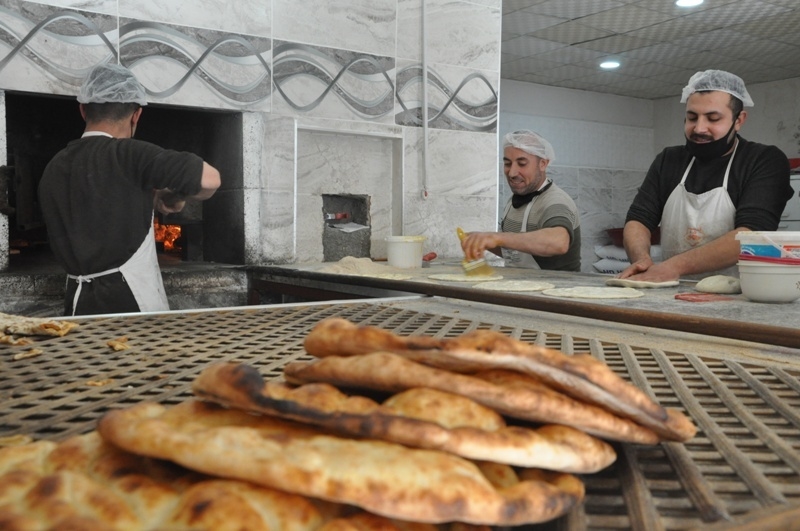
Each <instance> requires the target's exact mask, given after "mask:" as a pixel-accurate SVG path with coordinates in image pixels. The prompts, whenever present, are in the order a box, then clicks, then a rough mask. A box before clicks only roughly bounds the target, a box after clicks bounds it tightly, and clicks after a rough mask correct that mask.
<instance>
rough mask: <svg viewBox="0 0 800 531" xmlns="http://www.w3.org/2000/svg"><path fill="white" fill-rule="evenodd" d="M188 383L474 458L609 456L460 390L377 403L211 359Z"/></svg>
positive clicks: (209, 392) (563, 466)
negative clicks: (523, 423) (516, 420)
mask: <svg viewBox="0 0 800 531" xmlns="http://www.w3.org/2000/svg"><path fill="white" fill-rule="evenodd" d="M401 360H402V358H401ZM409 363H410V362H409ZM192 389H193V390H194V393H195V394H196V395H197V396H199V397H200V398H203V399H205V400H211V401H214V402H216V403H219V404H222V405H225V406H228V407H234V408H237V409H241V410H244V411H250V412H255V413H264V414H269V415H277V416H280V417H282V418H289V419H292V420H298V421H301V422H308V423H311V424H314V425H317V426H324V427H327V428H331V429H333V430H335V431H337V432H339V433H344V434H347V435H351V436H357V437H370V438H376V439H382V440H386V441H392V442H397V443H400V444H405V445H406V446H413V447H417V448H428V449H434V450H443V451H447V452H450V453H453V454H456V455H460V456H462V457H466V458H469V459H474V460H482V461H495V462H499V463H505V464H510V465H514V466H521V467H536V468H544V469H547V470H558V471H562V472H573V473H590V472H597V471H598V470H602V469H603V468H605V467H607V466H608V465H610V464H611V463H613V462H614V460H615V459H616V454H615V452H614V449H613V448H612V447H611V446H609V445H608V444H606V443H604V442H603V441H600V440H598V439H595V438H594V437H591V436H589V435H587V434H586V433H583V432H582V431H580V430H577V429H574V428H570V427H567V426H555V425H550V426H543V427H541V428H539V429H536V430H533V429H527V428H521V427H508V426H506V423H505V421H504V420H503V418H502V417H501V416H500V415H499V414H497V413H496V412H495V411H493V410H491V409H489V408H487V407H485V406H482V405H480V404H478V403H477V402H475V401H473V400H471V399H469V398H467V397H465V396H461V395H457V394H453V393H448V392H444V391H437V390H435V389H431V388H412V389H409V390H407V391H404V392H402V393H400V394H397V395H394V396H392V397H390V398H389V399H388V400H386V401H385V402H383V404H378V403H377V402H374V401H372V400H370V399H368V398H365V397H359V396H351V397H348V396H347V395H345V394H343V393H341V392H340V391H339V390H338V389H336V388H335V387H333V386H331V385H328V384H324V383H322V384H308V385H303V386H300V387H297V388H293V387H289V386H287V385H286V384H284V383H281V382H265V381H264V379H263V378H262V376H261V375H260V374H259V373H258V371H257V370H256V369H255V368H253V367H251V366H249V365H243V364H235V363H218V364H214V365H211V366H209V367H207V368H206V369H204V370H203V372H201V373H200V375H199V376H198V377H197V378H196V379H195V380H194V382H193V384H192Z"/></svg>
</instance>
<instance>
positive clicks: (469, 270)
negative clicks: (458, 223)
mask: <svg viewBox="0 0 800 531" xmlns="http://www.w3.org/2000/svg"><path fill="white" fill-rule="evenodd" d="M456 233H457V234H458V239H459V240H461V241H462V242H463V241H464V238H466V237H467V235H466V233H465V232H464V231H463V230H462V229H461V227H456ZM461 267H462V268H464V274H465V275H467V276H470V277H472V276H488V275H494V269H492V266H490V265H489V263H488V262H487V261H486V259H485V258H478V259H477V260H467V257H466V255H465V256H464V260H463V261H462V262H461Z"/></svg>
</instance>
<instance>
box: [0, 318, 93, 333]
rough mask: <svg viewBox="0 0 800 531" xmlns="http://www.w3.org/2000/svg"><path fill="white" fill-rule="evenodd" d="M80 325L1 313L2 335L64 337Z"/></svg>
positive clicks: (0, 331)
mask: <svg viewBox="0 0 800 531" xmlns="http://www.w3.org/2000/svg"><path fill="white" fill-rule="evenodd" d="M77 327H78V323H74V322H70V321H59V320H55V319H47V318H42V317H24V316H21V315H11V314H8V313H0V333H2V332H5V333H6V334H14V335H23V336H64V335H66V334H67V333H69V332H70V331H71V330H73V329H75V328H77Z"/></svg>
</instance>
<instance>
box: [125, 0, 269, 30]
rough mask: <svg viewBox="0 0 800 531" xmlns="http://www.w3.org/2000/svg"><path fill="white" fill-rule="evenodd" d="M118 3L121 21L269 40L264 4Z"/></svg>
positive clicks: (205, 0)
mask: <svg viewBox="0 0 800 531" xmlns="http://www.w3.org/2000/svg"><path fill="white" fill-rule="evenodd" d="M118 3H119V15H120V16H121V17H127V18H135V19H138V20H146V21H154V22H163V23H166V24H176V25H180V26H191V27H195V28H207V29H214V30H223V31H230V32H234V33H244V34H246V35H259V36H262V37H270V36H271V35H270V33H271V20H270V16H271V10H270V7H271V6H270V2H265V1H264V0H237V1H236V2H219V1H217V0H170V1H167V2H165V1H163V0H119V2H118Z"/></svg>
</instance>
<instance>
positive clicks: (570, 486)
mask: <svg viewBox="0 0 800 531" xmlns="http://www.w3.org/2000/svg"><path fill="white" fill-rule="evenodd" d="M98 431H99V432H100V434H101V435H102V437H103V438H104V439H106V440H107V441H109V442H111V443H112V444H114V445H116V446H118V447H120V448H123V449H125V450H127V451H130V452H135V453H138V454H140V455H145V456H149V457H155V458H160V459H167V460H170V461H173V462H175V463H178V464H180V465H182V466H185V467H187V468H190V469H192V470H196V471H199V472H203V473H206V474H212V475H215V476H220V477H224V478H229V479H240V480H245V481H249V482H252V483H255V484H258V485H262V486H266V487H272V488H279V489H281V490H284V491H286V492H290V493H294V494H299V495H302V496H311V497H314V498H319V499H323V500H327V501H332V502H337V503H343V504H348V505H355V506H357V507H360V508H362V509H364V510H367V511H369V512H371V513H374V514H378V515H380V516H384V517H387V518H393V519H398V520H408V521H414V522H421V523H432V524H435V523H444V522H465V523H470V524H478V525H521V524H526V523H536V522H543V521H547V520H551V519H553V518H556V517H558V516H560V515H563V514H564V513H566V512H567V511H569V510H570V509H572V508H573V507H575V506H576V505H577V504H578V503H579V502H580V501H581V500H582V499H583V495H584V487H583V483H582V482H581V481H580V480H579V479H578V478H576V477H575V476H572V475H570V474H565V473H557V472H545V471H542V470H538V469H522V470H520V471H519V472H515V471H514V470H513V469H512V468H511V467H509V466H507V465H499V464H488V465H487V466H489V467H490V469H491V470H494V469H496V468H497V467H501V466H502V467H503V469H504V470H505V471H506V473H505V474H503V475H502V477H504V478H506V480H507V483H506V484H503V485H495V484H493V483H492V481H491V478H492V477H494V476H499V475H498V474H492V475H491V477H490V476H487V475H486V474H484V473H483V472H482V471H481V466H482V464H480V463H473V462H471V461H468V460H466V459H463V458H461V457H458V456H455V455H452V454H449V453H445V452H440V451H435V450H423V449H412V448H408V447H405V446H402V445H399V444H395V443H390V442H384V441H378V440H356V439H348V438H342V437H337V436H334V435H331V434H330V433H329V432H326V431H323V430H320V429H318V428H314V427H311V426H310V425H304V424H299V423H294V422H290V421H285V420H282V419H278V418H276V417H271V416H256V415H252V414H250V413H246V412H243V411H240V410H235V409H225V408H223V407H221V406H218V405H216V404H211V403H207V402H200V401H187V402H183V403H180V404H178V405H176V406H173V407H170V408H165V407H164V406H161V405H159V404H155V403H148V402H145V403H140V404H137V405H135V406H132V407H130V408H127V409H119V410H112V411H110V412H109V413H107V414H106V415H105V416H104V417H103V418H102V419H101V420H100V422H99V424H98Z"/></svg>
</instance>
